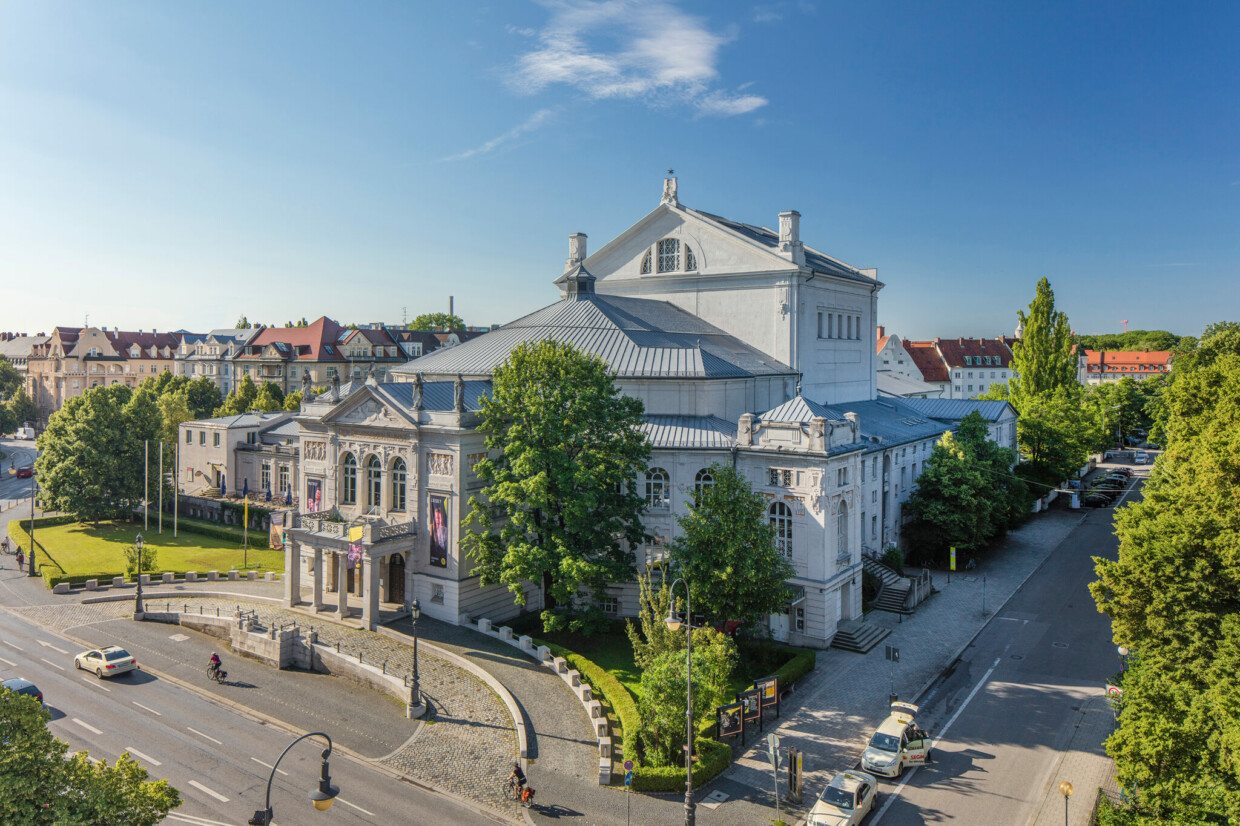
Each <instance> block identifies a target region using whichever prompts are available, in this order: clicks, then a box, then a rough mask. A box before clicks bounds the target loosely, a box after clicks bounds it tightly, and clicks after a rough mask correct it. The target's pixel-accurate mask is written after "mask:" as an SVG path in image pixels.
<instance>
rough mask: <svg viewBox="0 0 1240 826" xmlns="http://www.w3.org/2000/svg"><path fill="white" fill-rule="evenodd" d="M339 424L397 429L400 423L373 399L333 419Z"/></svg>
mask: <svg viewBox="0 0 1240 826" xmlns="http://www.w3.org/2000/svg"><path fill="white" fill-rule="evenodd" d="M335 421H337V422H340V423H341V424H365V425H378V426H381V427H382V426H388V427H397V426H399V425H401V424H402V422H401V421H400V420H399V419H397V418H396V417H395V416H393V415H392V414H391V412H390V411H388V410H387V409H386V408H385V407H384V406H383V405H382V404H380V403H379V402H378V401H376V400H375V399H366V400H365V401H363V402H362V403H361V404H359V405H357V406H356V407H354V408H352V409H350V410H347V411H345V412H344V413H342V414H341V415H340V416H338V417H336V418H335Z"/></svg>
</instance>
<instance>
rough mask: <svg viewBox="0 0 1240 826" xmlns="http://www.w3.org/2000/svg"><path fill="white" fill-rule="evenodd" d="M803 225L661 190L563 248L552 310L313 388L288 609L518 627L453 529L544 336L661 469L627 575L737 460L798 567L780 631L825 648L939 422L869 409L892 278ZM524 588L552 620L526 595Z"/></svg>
mask: <svg viewBox="0 0 1240 826" xmlns="http://www.w3.org/2000/svg"><path fill="white" fill-rule="evenodd" d="M799 220H800V216H799V214H798V213H796V212H783V213H780V214H779V216H778V229H777V230H773V229H767V228H764V227H759V226H753V225H749V224H743V223H738V222H735V221H731V220H727V219H724V218H721V217H719V216H717V215H712V214H710V213H706V212H699V211H697V210H694V209H691V208H689V207H686V206H684V205H683V204H681V203H680V202H679V199H678V197H677V188H676V179H675V178H670V179H667V180H666V181H665V183H664V190H663V196H662V199H661V202H660V203H659V205H658V206H657V207H656V208H655V209H654V210H653V211H652V212H650V213H649V214H648V215H646V216H645V217H644V218H642V219H641V220H639V221H638V222H637V223H636V224H634V225H633V226H632V227H630V228H629V229H628V230H626V231H625V232H624V233H622V234H621V235H620V236H619V237H617V238H615V239H613V240H612V241H610V242H609V243H607V244H606V245H604V246H603V247H602V248H601V249H599V250H598V251H596V252H594V253H593V254H591V255H587V250H586V236H585V235H583V234H580V233H578V234H574V235H572V236H571V237H570V241H569V259H568V262H567V265H566V266H565V269H564V273H563V274H562V275H561V276H560V277H559V278H558V279H557V280H556V281H555V284H556V286H557V287H558V288H559V297H558V298H559V300H558V301H555V302H554V303H552V304H549V305H548V306H546V307H544V308H543V309H541V310H538V311H536V312H534V313H531V314H530V315H528V316H525V317H524V318H521V319H518V320H516V321H513V322H511V323H509V324H506V325H504V326H502V327H500V328H499V329H497V330H494V331H492V332H490V333H487V334H485V335H482V336H480V337H478V338H475V339H473V340H470V341H467V342H464V343H462V344H461V345H460V346H458V347H453V348H451V349H445V350H441V351H438V352H435V353H431V354H430V355H427V356H424V357H422V358H419V359H416V360H415V361H412V362H410V363H409V364H406V365H404V366H401V367H398V368H396V369H394V370H393V371H392V372H391V375H390V380H389V381H388V382H386V383H382V384H380V383H377V382H375V381H374V380H373V379H371V380H368V381H367V382H366V383H365V384H364V385H361V386H356V385H355V386H354V387H353V388H351V392H348V393H347V394H346V393H344V392H341V391H340V390H338V389H336V388H333V390H332V392H331V393H328V394H325V395H323V396H320V397H319V398H311V396H310V395H309V394H308V395H307V400H306V401H305V402H304V404H303V408H302V412H301V414H300V415H299V416H298V417H297V422H298V424H299V425H300V434H301V450H300V456H301V472H300V486H301V489H300V501H301V502H302V503H303V507H302V510H303V511H304V513H303V514H302V515H301V517H300V518H299V520H298V524H297V525H296V526H295V527H294V528H293V529H291V530H289V531H288V534H287V535H288V537H289V538H290V539H291V540H292V541H291V542H289V543H288V551H287V553H288V555H289V557H288V559H287V570H288V571H289V572H290V573H289V576H288V577H287V578H286V582H287V587H286V597H287V599H288V600H289V601H291V602H292V601H302V600H304V601H310V602H313V603H314V604H315V605H316V606H318V607H320V608H321V610H325V611H337V612H342V613H346V614H347V613H348V612H349V610H350V609H349V607H348V605H347V604H346V603H345V602H341V600H340V593H341V590H342V587H343V590H345V591H346V592H350V593H352V594H354V595H355V602H354V609H353V613H354V614H356V612H357V604H358V603H359V602H360V604H361V606H362V609H361V613H362V617H361V619H362V622H363V624H364V625H366V626H368V627H374V624H375V622H376V621H377V619H378V612H379V608H380V605H381V604H386V605H384V607H385V608H389V607H392V608H395V607H399V606H402V605H408V603H409V602H410V601H411V600H412V599H413V598H415V597H416V598H417V599H418V600H419V602H420V605H421V606H422V610H423V611H424V612H425V613H427V614H429V615H430V616H434V617H437V618H439V619H442V620H445V621H448V622H453V623H455V622H459V621H461V619H462V618H465V617H471V618H477V617H487V618H489V619H492V620H503V619H506V618H509V617H512V616H514V615H515V614H517V613H518V611H519V610H521V609H520V608H519V607H518V606H517V605H515V604H514V601H513V598H512V594H511V593H510V592H509V591H508V589H507V587H506V586H489V587H482V586H481V585H479V583H478V580H477V578H476V577H472V576H470V568H471V562H470V560H469V559H468V558H462V555H461V552H460V550H459V542H460V538H461V535H462V532H463V527H462V525H461V521H462V518H463V516H464V515H465V514H466V513H467V512H468V500H469V497H470V496H471V495H473V494H475V493H476V492H477V491H478V490H479V489H480V483H479V482H478V480H477V479H476V477H475V476H474V474H473V472H472V467H473V464H474V463H475V462H476V461H477V459H478V458H479V457H480V456H481V455H482V453H483V451H484V448H483V437H482V435H481V434H480V433H478V431H477V429H476V428H477V426H478V423H479V416H478V410H479V403H478V399H479V397H480V396H482V395H485V394H487V393H489V392H490V380H491V376H492V373H493V371H494V370H495V368H496V367H497V366H499V365H501V364H502V363H504V361H505V360H506V359H507V358H508V354H509V353H510V352H511V351H512V349H513V348H514V347H516V346H517V345H519V344H521V343H523V342H527V341H539V340H543V339H552V340H557V341H563V342H569V343H571V344H573V345H574V346H575V347H577V348H578V349H580V350H582V351H585V352H587V353H592V354H595V355H597V356H599V357H601V358H602V359H604V360H605V361H606V362H607V363H608V365H609V366H610V368H611V370H612V373H613V374H614V376H615V381H616V384H617V386H618V387H619V388H620V390H621V391H622V392H624V393H626V394H628V395H631V396H636V397H638V398H640V399H641V400H642V402H643V403H644V405H645V410H646V417H645V424H644V425H643V428H644V431H645V433H646V434H647V436H648V438H649V439H650V441H651V444H652V446H653V457H652V459H651V466H650V468H649V469H648V470H647V471H646V473H644V474H643V475H642V476H641V478H640V479H638V480H637V482H638V484H639V489H640V490H641V491H643V492H644V494H645V496H646V505H647V511H646V513H645V515H644V517H643V523H644V525H645V528H646V532H647V533H649V534H651V535H653V536H655V537H656V538H655V540H654V541H653V542H652V543H651V544H650V545H649V546H648V547H643V548H638V549H635V551H636V556H637V570H635V571H634V576H635V577H636V575H637V574H638V573H639V572H641V571H644V570H646V569H647V568H648V567H649V568H653V567H656V566H657V565H658V564H659V562H660V560H661V559H662V558H663V555H664V554H665V546H666V543H667V542H668V541H669V540H670V539H671V538H672V537H673V536H675V534H676V531H677V523H676V516H677V515H679V514H683V513H685V511H686V508H687V507H688V503H689V502H690V501H691V500H692V495H693V490H694V488H695V487H696V486H699V485H704V484H710V483H711V480H710V478H709V475H708V474H707V473H705V470H706V468H707V467H709V466H710V465H711V464H712V463H714V462H727V463H732V464H734V465H735V466H736V467H737V468H739V469H740V470H741V471H742V472H743V473H744V475H745V476H746V478H748V480H749V481H750V483H751V484H752V485H753V486H754V488H755V489H756V490H758V491H760V492H762V494H763V495H764V496H765V497H766V499H767V502H768V518H769V519H770V520H771V522H772V524H774V526H775V528H776V539H775V541H776V543H777V545H778V548H779V550H780V552H781V553H783V554H785V555H786V556H787V557H788V558H789V559H790V561H791V562H792V565H793V567H794V569H795V571H796V578H795V579H794V580H793V582H792V585H793V586H794V587H793V594H794V596H793V598H792V600H791V601H790V602H789V604H788V605H787V606H786V607H785V610H784V612H782V613H780V614H777V615H774V616H772V617H771V628H772V631H773V633H774V634H775V636H776V637H777V638H779V639H784V640H787V641H789V642H795V643H799V644H804V645H813V646H825V645H828V644H829V643H830V641H831V639H832V638H833V636H834V635H835V633H836V630H837V625H838V623H839V622H840V621H841V620H853V619H857V618H859V617H860V616H861V555H862V553H863V551H874V552H879V551H881V550H882V549H883V547H885V546H886V545H890V544H898V543H899V529H900V521H901V515H900V506H901V504H902V503H903V501H904V500H905V499H906V498H907V497H908V494H909V493H910V492H911V490H912V488H913V485H914V483H915V480H916V478H917V475H918V472H919V469H920V468H921V467H923V466H924V463H925V460H926V459H927V458H928V457H929V455H930V448H931V447H932V446H933V444H934V442H935V441H936V440H937V439H938V438H939V437H940V436H941V435H942V433H943V430H945V429H946V427H945V426H944V424H943V423H942V422H936V421H934V420H932V419H930V418H929V417H928V416H925V415H921V414H919V413H918V412H917V411H916V410H915V409H913V408H911V407H908V406H905V405H904V404H903V403H902V402H901V401H900V400H898V399H877V398H876V386H875V383H876V370H875V350H876V347H875V344H876V342H875V330H876V319H877V309H878V292H879V290H880V289H882V286H883V285H882V284H881V283H880V282H879V281H878V280H877V273H876V271H875V270H863V269H858V268H855V267H852V266H849V265H847V264H844V263H843V262H841V261H838V260H836V259H834V258H831V257H829V256H827V255H825V254H824V253H822V252H819V251H817V250H816V249H813V248H811V247H809V246H807V245H806V244H805V243H804V242H803V241H802V240H801V237H800V227H799ZM549 297H555V296H554V295H551V296H549ZM306 389H307V391H308V388H306ZM315 502H318V503H319V504H318V505H317V506H316V505H314V504H313V503H315ZM350 545H352V546H353V547H354V552H353V554H354V556H356V557H358V558H357V559H356V563H355V564H351V563H350V562H349V561H348V559H347V557H348V550H349V547H350ZM359 553H360V556H359ZM333 592H334V594H333ZM527 595H528V601H529V604H528V607H529V608H530V609H535V610H536V609H539V608H540V607H541V603H540V595H539V593H538V592H537V589H536V588H535V586H534V585H533V584H531V585H530V586H529V588H528V589H527ZM359 598H360V599H359ZM603 607H604V608H605V610H607V611H608V612H610V613H613V614H617V615H629V614H634V613H636V610H637V585H636V582H635V581H632V582H622V583H615V584H614V585H613V586H612V587H611V588H610V589H609V592H608V596H607V598H606V600H605V601H604V606H603ZM716 619H722V618H716Z"/></svg>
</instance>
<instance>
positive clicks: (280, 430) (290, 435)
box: [262, 419, 301, 442]
mask: <svg viewBox="0 0 1240 826" xmlns="http://www.w3.org/2000/svg"><path fill="white" fill-rule="evenodd" d="M300 437H301V425H299V424H297V422H296V421H295V420H293V419H289V420H288V421H287V422H282V423H281V424H279V425H276V426H275V427H273V428H271V429H270V430H265V431H263V435H262V439H263V441H267V440H269V439H271V440H274V441H277V442H280V441H283V440H284V439H298V438H300Z"/></svg>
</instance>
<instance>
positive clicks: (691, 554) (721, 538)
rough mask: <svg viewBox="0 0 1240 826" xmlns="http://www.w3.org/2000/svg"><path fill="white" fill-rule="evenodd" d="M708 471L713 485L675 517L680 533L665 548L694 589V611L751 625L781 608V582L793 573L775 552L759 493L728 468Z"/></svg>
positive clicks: (715, 619)
mask: <svg viewBox="0 0 1240 826" xmlns="http://www.w3.org/2000/svg"><path fill="white" fill-rule="evenodd" d="M709 470H710V475H711V478H712V479H713V484H710V485H706V486H703V487H701V488H700V489H699V490H698V491H697V492H696V495H695V497H694V503H693V505H692V506H691V507H690V508H689V511H688V513H686V514H684V515H683V516H681V517H679V518H678V521H679V523H680V534H679V535H678V536H677V537H676V538H675V539H674V540H672V543H671V546H670V548H669V550H670V553H671V557H672V560H673V562H675V564H676V567H677V569H678V571H679V573H680V575H681V576H683V577H684V578H685V581H686V582H688V583H689V587H690V588H691V589H692V591H691V593H692V603H693V607H694V609H695V611H698V610H700V611H702V612H703V613H705V614H706V616H707V617H709V618H710V620H711V621H712V622H721V621H723V620H739V621H740V622H742V623H743V624H744V625H753V624H754V623H756V622H757V620H758V619H759V618H760V617H762V616H763V615H765V614H772V613H776V612H778V611H779V610H781V608H782V607H783V605H784V603H786V602H787V587H786V585H785V583H786V582H787V580H789V579H791V578H792V577H793V576H794V573H795V572H794V571H793V570H792V564H791V563H790V562H788V560H787V559H785V558H784V557H782V556H780V554H779V551H778V550H776V548H775V529H774V528H773V527H772V526H771V524H770V521H769V520H768V519H767V515H766V499H765V498H763V496H762V494H760V493H756V492H754V490H753V488H752V487H750V485H749V482H748V481H747V480H746V479H745V477H743V476H741V474H739V473H738V472H737V471H736V469H735V468H733V467H732V466H731V465H723V464H714V465H711V467H710V469H709Z"/></svg>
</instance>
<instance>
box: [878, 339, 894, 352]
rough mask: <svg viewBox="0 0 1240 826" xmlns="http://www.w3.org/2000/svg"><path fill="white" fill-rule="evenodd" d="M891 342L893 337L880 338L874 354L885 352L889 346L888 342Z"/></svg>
mask: <svg viewBox="0 0 1240 826" xmlns="http://www.w3.org/2000/svg"><path fill="white" fill-rule="evenodd" d="M890 340H891V336H879V337H878V346H877V347H876V348H875V350H874V352H875V353H881V352H882V351H883V348H884V347H886V346H887V342H888V341H890Z"/></svg>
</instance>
